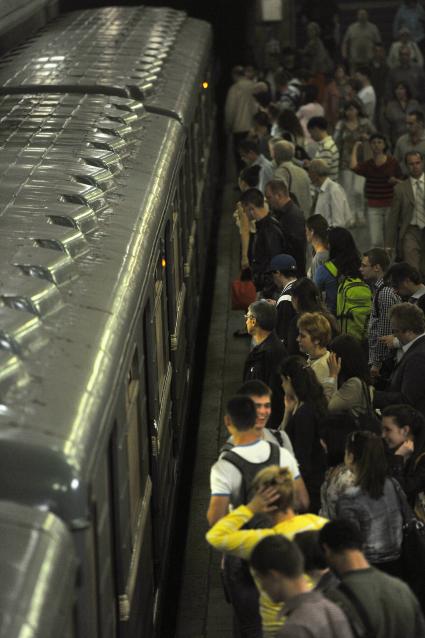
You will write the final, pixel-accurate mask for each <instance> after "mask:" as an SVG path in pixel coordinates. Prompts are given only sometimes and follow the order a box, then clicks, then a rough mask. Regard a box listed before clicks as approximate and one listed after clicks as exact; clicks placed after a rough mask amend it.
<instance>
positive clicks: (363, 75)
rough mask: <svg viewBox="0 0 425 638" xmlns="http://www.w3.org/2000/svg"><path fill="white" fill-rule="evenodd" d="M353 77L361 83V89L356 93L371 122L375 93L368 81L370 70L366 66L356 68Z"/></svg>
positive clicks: (374, 106) (374, 107)
mask: <svg viewBox="0 0 425 638" xmlns="http://www.w3.org/2000/svg"><path fill="white" fill-rule="evenodd" d="M355 77H356V78H357V79H358V80H360V82H361V83H362V89H361V90H360V91H359V92H358V93H357V97H358V99H359V100H360V101H361V103H362V104H363V110H364V112H365V114H366V116H367V117H368V118H369V120H370V121H371V122H373V120H374V118H375V109H376V93H375V89H374V88H373V86H372V84H371V82H370V71H369V69H368V68H367V67H361V68H359V69H357V71H356V75H355Z"/></svg>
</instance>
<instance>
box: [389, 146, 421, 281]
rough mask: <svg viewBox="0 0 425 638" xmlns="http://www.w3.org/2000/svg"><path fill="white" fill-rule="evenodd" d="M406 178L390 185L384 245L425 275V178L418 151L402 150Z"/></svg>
mask: <svg viewBox="0 0 425 638" xmlns="http://www.w3.org/2000/svg"><path fill="white" fill-rule="evenodd" d="M405 159H406V165H407V169H408V171H409V179H406V180H405V181H404V182H400V183H399V184H397V185H396V187H395V188H394V199H393V202H392V205H391V210H390V216H389V219H388V238H389V242H388V245H389V246H391V247H393V248H396V247H397V253H398V255H399V256H400V257H401V258H402V259H403V260H404V261H407V263H408V264H410V265H411V266H414V267H415V268H417V269H418V270H419V272H420V273H421V275H422V277H424V276H425V237H424V234H425V177H424V162H423V157H422V155H421V153H419V152H417V151H410V152H408V153H406V158H405Z"/></svg>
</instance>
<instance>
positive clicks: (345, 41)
mask: <svg viewBox="0 0 425 638" xmlns="http://www.w3.org/2000/svg"><path fill="white" fill-rule="evenodd" d="M350 31H351V27H348V29H347V31H346V32H345V35H344V37H343V38H342V43H341V54H342V57H343V58H345V59H346V60H347V59H348V54H349V48H350V35H351V34H350Z"/></svg>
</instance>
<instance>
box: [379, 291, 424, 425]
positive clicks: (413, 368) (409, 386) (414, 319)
mask: <svg viewBox="0 0 425 638" xmlns="http://www.w3.org/2000/svg"><path fill="white" fill-rule="evenodd" d="M390 319H391V334H393V335H394V336H395V337H397V338H398V340H399V342H400V343H401V346H402V350H403V354H402V357H401V359H400V360H399V361H398V363H397V365H396V366H395V368H394V371H393V373H392V375H391V377H390V380H389V383H388V386H387V389H386V390H378V391H377V392H376V393H375V399H374V405H375V407H376V408H385V407H386V406H387V405H392V404H394V403H408V404H409V405H411V406H412V407H414V408H416V409H417V410H419V411H420V412H422V414H425V381H424V380H425V316H424V313H423V312H422V310H421V309H420V308H418V307H417V306H415V305H413V304H411V303H400V304H396V305H395V306H392V308H391V309H390Z"/></svg>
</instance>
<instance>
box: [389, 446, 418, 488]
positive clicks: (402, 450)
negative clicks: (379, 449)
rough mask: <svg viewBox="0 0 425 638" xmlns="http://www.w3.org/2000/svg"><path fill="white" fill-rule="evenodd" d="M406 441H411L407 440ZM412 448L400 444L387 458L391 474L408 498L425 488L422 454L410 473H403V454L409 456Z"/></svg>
mask: <svg viewBox="0 0 425 638" xmlns="http://www.w3.org/2000/svg"><path fill="white" fill-rule="evenodd" d="M408 443H412V442H411V441H409V442H408ZM413 451H414V448H413V447H412V448H411V449H409V446H408V444H404V443H403V444H402V445H401V446H400V447H399V448H398V450H397V451H396V452H395V454H393V455H392V456H391V457H390V459H389V465H390V469H391V474H392V475H393V477H394V478H395V479H397V481H398V482H399V483H400V485H401V487H402V488H403V490H404V492H405V494H406V496H407V497H408V498H410V497H414V496H415V495H416V494H418V493H419V492H422V491H423V490H424V488H425V457H424V456H422V457H421V458H420V459H419V461H418V463H417V465H415V467H414V470H413V472H412V473H408V474H406V473H405V460H404V459H405V456H411V454H412V453H413Z"/></svg>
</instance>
